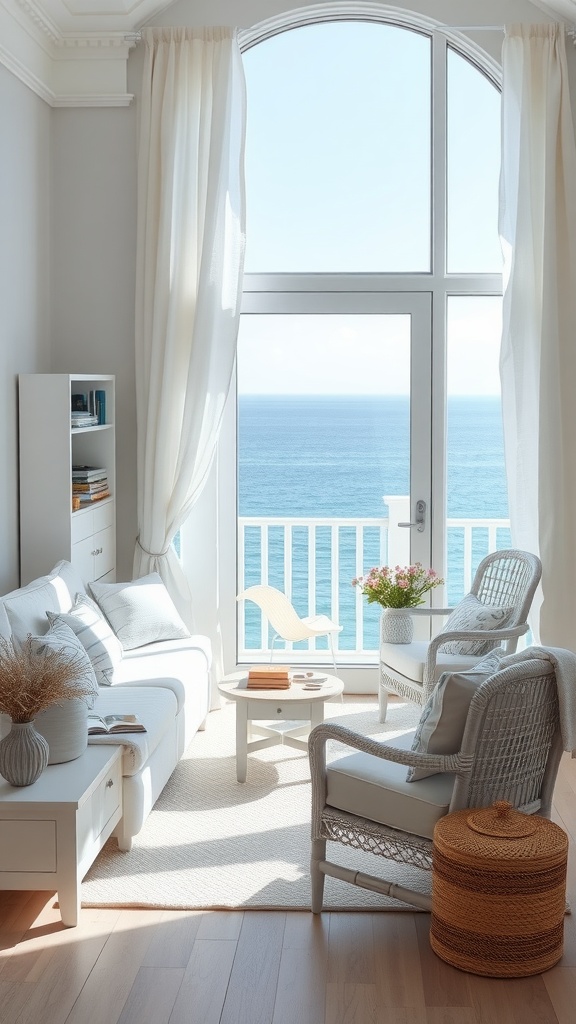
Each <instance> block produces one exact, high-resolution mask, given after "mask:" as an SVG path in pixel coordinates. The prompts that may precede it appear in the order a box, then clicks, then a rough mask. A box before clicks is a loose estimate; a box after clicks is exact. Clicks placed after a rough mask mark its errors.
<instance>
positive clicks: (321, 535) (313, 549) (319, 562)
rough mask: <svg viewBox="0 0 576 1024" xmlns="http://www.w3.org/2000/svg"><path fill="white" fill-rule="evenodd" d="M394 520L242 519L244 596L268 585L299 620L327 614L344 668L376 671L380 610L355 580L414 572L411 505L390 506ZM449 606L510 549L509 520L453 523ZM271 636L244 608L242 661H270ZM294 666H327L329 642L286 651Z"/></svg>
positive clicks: (403, 501)
mask: <svg viewBox="0 0 576 1024" xmlns="http://www.w3.org/2000/svg"><path fill="white" fill-rule="evenodd" d="M384 501H385V502H386V504H387V506H388V510H389V515H388V516H386V517H382V518H380V519H376V518H374V519H338V518H288V517H286V518H280V517H266V516H251V517H240V518H239V520H238V589H239V591H242V590H244V589H245V588H246V587H248V586H251V585H253V584H255V583H268V584H271V585H272V586H276V587H278V588H279V589H281V590H283V591H284V593H285V594H287V596H288V597H289V598H290V600H291V601H292V602H293V604H294V605H295V607H296V608H297V610H298V612H299V614H300V615H315V614H317V613H318V614H319V613H324V614H326V615H329V616H330V618H331V619H333V620H334V621H335V622H339V623H341V624H342V625H343V627H344V628H343V630H342V632H341V633H340V634H338V636H337V639H336V643H337V647H336V649H337V652H338V660H339V662H348V663H350V664H352V663H366V664H369V663H372V662H374V661H375V660H376V655H377V650H378V626H379V618H380V609H379V608H378V606H374V605H368V603H367V602H366V599H365V598H364V597H363V596H362V594H361V592H360V591H359V589H358V588H357V587H353V586H352V585H351V584H352V580H353V579H354V577H356V576H360V575H362V573H363V572H365V571H366V570H367V569H369V568H370V567H371V566H372V565H385V564H392V565H396V564H402V565H406V564H408V560H409V547H408V545H409V542H410V539H409V535H408V533H409V532H408V530H403V529H399V528H398V523H399V522H401V521H404V520H406V519H408V518H409V515H408V513H409V501H408V498H406V497H396V496H395V497H386V498H384ZM446 525H447V534H448V576H447V593H446V595H445V600H446V603H448V604H454V603H455V602H456V601H457V600H459V599H460V598H461V597H462V596H463V595H464V594H465V593H466V592H467V591H468V590H469V589H470V585H471V583H472V578H473V575H474V571H475V569H476V566H477V564H478V562H479V561H480V559H481V558H482V557H484V555H486V554H488V553H489V552H492V551H496V550H498V548H503V547H509V545H510V536H509V521H508V520H507V519H462V518H461V519H448V520H447V524H446ZM272 636H273V634H272V631H271V629H270V628H269V626H268V623H267V621H266V619H265V618H264V617H263V616H262V615H261V613H260V611H259V609H258V608H257V607H256V605H254V604H253V603H252V602H244V601H240V602H239V603H238V660H239V661H240V662H242V661H245V660H246V659H248V660H250V658H257V657H269V656H270V648H271V642H272ZM283 646H285V648H286V649H287V650H289V651H290V658H291V660H292V661H294V662H298V661H299V660H300V661H304V660H305V661H306V662H309V663H312V664H313V663H314V661H315V660H316V661H321V660H322V659H323V658H324V660H325V658H326V655H325V654H324V653H323V652H325V651H327V650H328V644H327V641H326V640H325V639H324V638H319V639H318V640H310V641H307V642H305V643H299V644H296V645H291V644H288V645H283V643H281V642H278V643H277V645H276V647H277V649H278V648H280V649H281V648H282V647H283Z"/></svg>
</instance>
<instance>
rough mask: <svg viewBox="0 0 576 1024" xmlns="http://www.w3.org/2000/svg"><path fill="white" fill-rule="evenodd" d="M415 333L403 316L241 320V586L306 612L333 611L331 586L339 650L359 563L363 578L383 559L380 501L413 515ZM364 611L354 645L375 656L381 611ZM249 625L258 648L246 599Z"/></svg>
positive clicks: (351, 638) (345, 638)
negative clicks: (400, 501) (288, 599)
mask: <svg viewBox="0 0 576 1024" xmlns="http://www.w3.org/2000/svg"><path fill="white" fill-rule="evenodd" d="M410 327H411V320H410V316H409V315H364V316H361V315H276V316H273V315H270V316H268V315H260V316H256V315H244V316H243V317H242V318H241V324H240V334H239V339H238V493H239V516H240V517H241V520H242V522H241V523H240V530H241V531H243V533H242V534H241V535H242V536H243V539H244V545H243V549H244V553H245V554H244V566H243V567H241V569H242V568H243V570H244V583H245V585H246V586H250V585H252V584H255V583H260V582H268V583H270V584H271V585H272V586H276V587H278V588H279V589H281V590H284V591H286V592H288V593H291V595H292V600H293V602H294V604H295V605H296V608H297V610H298V612H299V614H301V615H307V614H310V613H311V612H312V611H316V612H318V613H325V614H332V611H333V609H332V606H331V597H332V588H333V585H336V586H337V590H338V609H337V614H338V618H339V621H340V623H341V624H342V625H343V626H344V629H343V631H342V633H341V634H340V637H339V641H338V643H339V648H340V650H356V649H357V629H356V627H357V621H356V608H355V605H356V593H357V591H356V589H355V588H354V587H353V586H352V580H353V579H354V577H355V576H356V575H358V574H359V573H358V569H357V564H358V563H357V558H361V562H362V565H361V569H362V571H365V570H367V569H369V568H370V567H371V566H373V565H378V564H381V559H382V558H385V557H386V551H387V533H386V520H385V517H386V516H387V513H388V510H387V506H386V505H385V504H384V501H383V498H384V496H389V495H399V496H404V497H405V499H406V508H405V514H404V513H403V514H402V515H401V516H400V517H399V518H401V519H403V518H407V516H408V514H409V505H408V498H407V495H408V494H409V480H410V468H409V455H410V398H409V390H410ZM244 517H252V520H251V522H250V523H247V522H246V521H245V519H244ZM264 518H266V519H269V518H272V520H273V522H272V523H269V524H268V526H267V527H266V525H265V524H263V523H262V519H264ZM295 520H298V522H295ZM368 520H370V522H368ZM312 521H313V522H312ZM285 528H287V529H285ZM266 529H267V548H266V546H265V545H263V538H264V535H265V534H266ZM359 533H360V535H361V540H359ZM359 544H360V545H363V551H362V547H359ZM241 549H242V548H241ZM262 577H264V578H262ZM362 614H363V623H362V622H361V623H360V625H359V626H358V628H359V630H360V633H361V638H360V644H359V649H364V650H375V649H376V648H377V647H378V621H379V608H378V607H377V606H374V605H370V606H368V605H367V604H366V602H365V601H363V608H362ZM246 627H247V637H246V642H247V647H248V649H253V650H257V649H258V648H259V647H260V618H259V612H258V610H257V609H256V608H255V606H254V607H253V608H252V609H250V607H249V604H247V605H246ZM240 643H241V645H242V638H241V640H240ZM323 645H324V646H326V644H325V643H324V642H323V641H319V642H318V647H322V646H323ZM297 649H298V647H297Z"/></svg>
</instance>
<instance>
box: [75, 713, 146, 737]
mask: <svg viewBox="0 0 576 1024" xmlns="http://www.w3.org/2000/svg"><path fill="white" fill-rule="evenodd" d="M117 732H146V726H145V725H143V723H142V722H141V721H140V719H139V718H138V716H137V715H95V714H94V713H93V712H89V713H88V735H89V736H99V735H110V733H117Z"/></svg>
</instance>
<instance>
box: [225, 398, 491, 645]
mask: <svg viewBox="0 0 576 1024" xmlns="http://www.w3.org/2000/svg"><path fill="white" fill-rule="evenodd" d="M409 412H410V407H409V398H408V397H407V396H403V395H386V396H373V395H368V396H363V395H320V396H317V395H305V396H302V395H239V398H238V453H239V454H238V492H239V502H238V511H239V515H240V516H242V517H243V516H267V517H268V516H272V517H274V516H278V517H289V518H293V517H303V518H312V517H314V518H325V517H326V518H352V519H358V518H360V519H361V518H379V517H382V516H383V515H385V514H387V509H386V506H385V504H384V502H383V496H384V495H385V494H387V495H393V494H398V495H406V494H408V493H409V447H410V424H409ZM447 482H448V486H447V514H448V518H449V519H450V518H474V519H484V518H486V519H494V518H497V519H506V518H508V503H507V493H506V477H505V468H504V447H503V436H502V419H501V407H500V399H499V397H498V396H491V395H490V396H475V395H474V396H455V397H452V398H450V399H448V405H447ZM322 543H323V542H322V538H321V537H320V538H319V540H318V549H319V558H321V557H322V552H321V548H322ZM498 543H499V546H500V547H505V546H508V545H509V543H510V539H509V531H507V530H501V531H499V535H498ZM325 544H326V545H327V546H328V545H329V541H328V536H327V537H326V540H325ZM353 544H354V538H353V531H351V536H350V544H349V551H347V550H346V548H347V545H346V544H344V548H343V551H342V553H341V560H340V584H339V598H340V609H339V611H340V622H341V623H342V624H343V625H344V631H343V633H342V634H341V638H340V643H341V646H342V647H343V648H345V647H352V648H353V646H354V642H353V639H354V598H355V592H354V588H353V587H352V586H351V585H350V583H351V579H352V578H353V575H354V566H355V552H354V548H353ZM487 544H488V534H487V530H484V529H481V530H477V531H475V536H474V544H473V561H474V564H475V565H476V564H477V563H478V562H479V561H480V559H481V558H482V557H483V556H484V554H486V553H487ZM307 554H308V553H307V544H306V543H304V540H303V541H302V543H299V542H298V538H297V536H296V538H295V543H294V546H293V553H292V569H293V600H294V603H295V605H296V606H297V607H300V608H304V607H305V606H306V600H307V585H308V583H307ZM365 555H366V559H367V564H366V565H365V569H368V568H370V565H373V564H378V545H377V540H376V536H375V543H374V545H373V548H372V550H371V549H370V545H369V544H368V549H367V551H366V552H365ZM283 559H284V553H283V546H282V544H281V542H280V537H279V538H278V543H277V544H274V543H271V548H270V553H269V571H270V583H271V584H272V585H274V586H277V587H279V589H283V582H284V581H283V571H284V561H283ZM434 568H436V567H434ZM245 570H246V572H245V578H246V585H247V586H249V585H250V584H252V583H255V582H260V562H259V553H258V545H257V538H254V539H253V544H250V543H248V544H247V545H246V566H245ZM319 576H320V578H319V579H318V581H317V589H316V599H317V608H318V610H319V611H320V610H321V611H325V610H327V607H328V602H329V593H330V591H329V576H330V572H329V566H328V567H327V569H326V572H325V573H324V574H322V573H320V574H319ZM462 579H463V535H462V533H461V531H458V530H454V531H450V534H449V543H448V573H447V593H446V598H447V601H448V603H449V604H453V603H455V602H456V601H457V600H459V599H460V597H461V596H462V593H463V590H462ZM301 613H303V612H301ZM365 617H366V619H367V630H368V634H367V635H366V637H365V645H367V646H368V647H371V646H372V644H374V645H375V646H376V645H377V620H378V617H379V612H378V609H376V608H374V607H370V608H367V609H365ZM258 622H259V619H258ZM249 626H250V628H249V635H250V637H251V640H250V646H252V635H253V633H254V630H255V629H256V619H254V621H253V623H249ZM256 634H257V637H258V642H255V644H254V646H255V647H258V645H259V626H258V629H256Z"/></svg>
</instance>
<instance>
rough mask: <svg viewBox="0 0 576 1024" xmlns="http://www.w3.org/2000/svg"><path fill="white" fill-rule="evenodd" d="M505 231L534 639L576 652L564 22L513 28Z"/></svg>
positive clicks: (514, 433)
mask: <svg viewBox="0 0 576 1024" xmlns="http://www.w3.org/2000/svg"><path fill="white" fill-rule="evenodd" d="M502 57H503V59H502V68H503V85H502V173H501V186H500V187H501V191H500V234H501V238H502V245H503V251H504V316H503V335H502V352H501V363H500V369H501V379H502V408H503V416H504V439H505V447H506V465H507V474H508V492H509V502H510V519H511V527H512V542H513V544H514V545H515V546H517V547H520V548H525V549H528V550H530V551H533V552H535V553H537V554H539V555H540V558H541V559H542V565H543V573H542V587H541V595H539V597H538V600H537V602H535V606H534V614H533V621H532V628H533V633H534V637H535V640H536V641H541V642H542V643H544V644H547V645H550V646H557V647H567V648H570V649H572V650H576V520H575V512H576V443H575V436H576V148H575V143H574V122H573V118H572V113H571V108H570V97H569V92H568V73H567V63H566V47H565V38H564V29H563V27H561V26H559V25H513V26H510V27H509V28H507V30H506V34H505V39H504V46H503V54H502Z"/></svg>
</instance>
